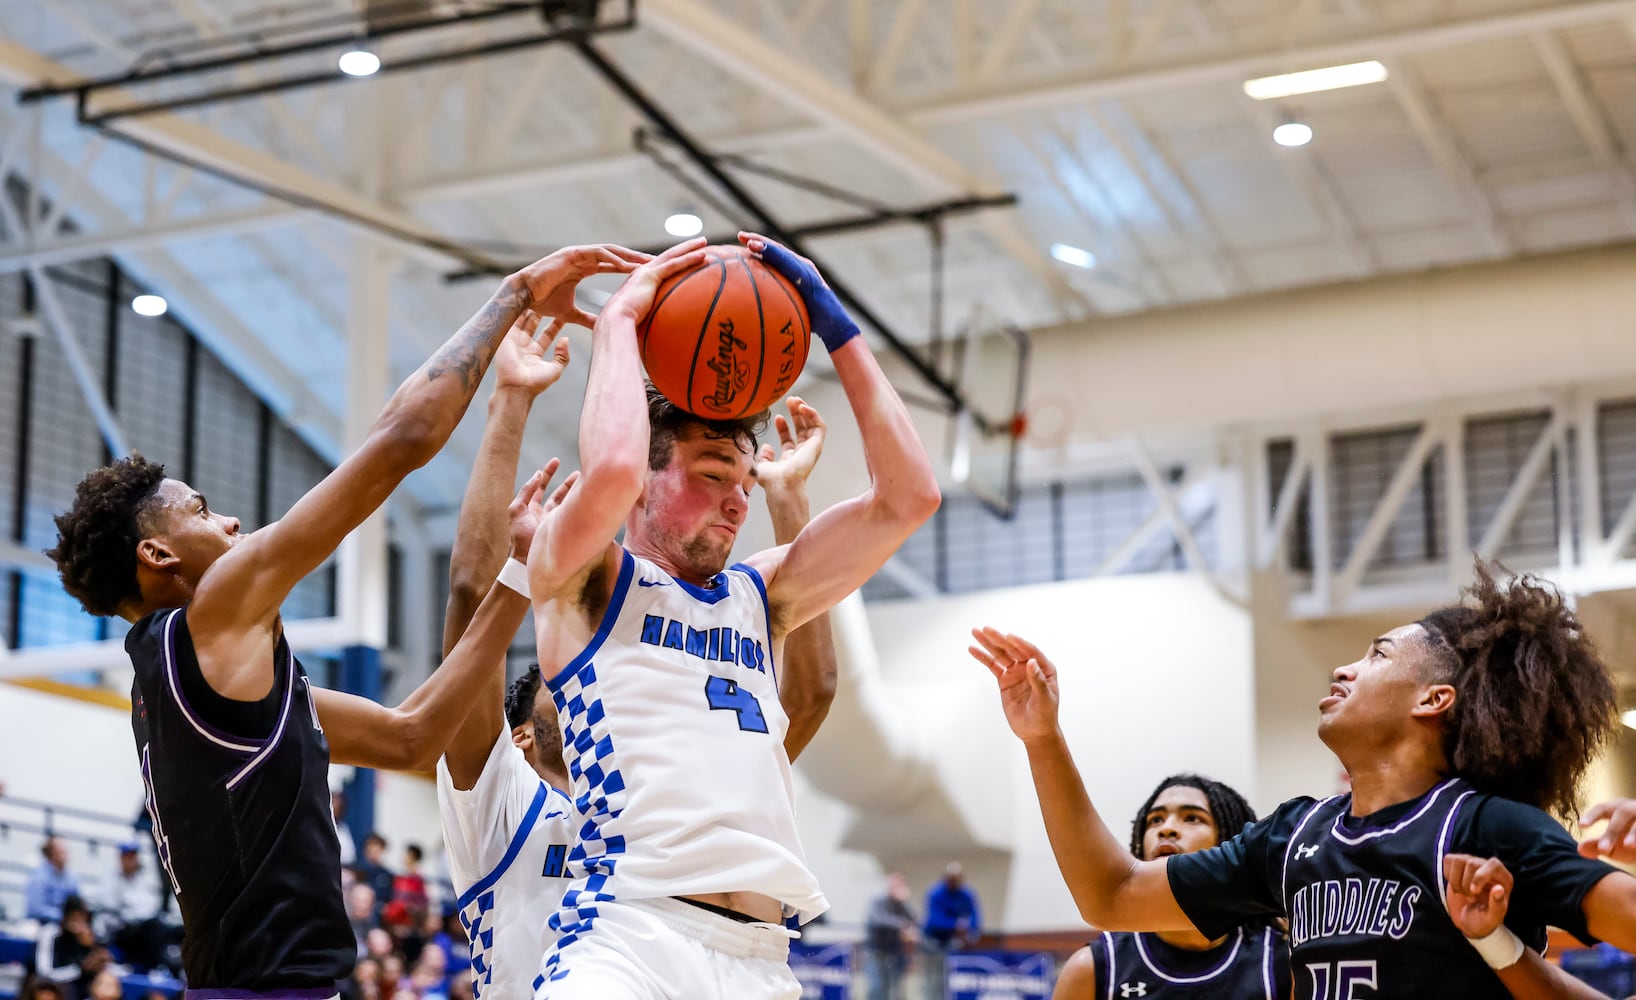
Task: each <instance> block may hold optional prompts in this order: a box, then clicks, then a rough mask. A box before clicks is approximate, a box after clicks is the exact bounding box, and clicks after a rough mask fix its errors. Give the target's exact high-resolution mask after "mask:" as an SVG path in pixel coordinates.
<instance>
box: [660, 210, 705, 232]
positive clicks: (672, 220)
mask: <svg viewBox="0 0 1636 1000" xmlns="http://www.w3.org/2000/svg"><path fill="white" fill-rule="evenodd" d="M665 232H667V233H669V234H670V235H672V236H676V237H689V236H697V235H699V234H700V233H702V232H704V220H703V219H701V218H699V217H698V216H697V215H694V214H693V213H692V212H677V213H676V214H675V215H672V216H669V217H668V218H666V219H665Z"/></svg>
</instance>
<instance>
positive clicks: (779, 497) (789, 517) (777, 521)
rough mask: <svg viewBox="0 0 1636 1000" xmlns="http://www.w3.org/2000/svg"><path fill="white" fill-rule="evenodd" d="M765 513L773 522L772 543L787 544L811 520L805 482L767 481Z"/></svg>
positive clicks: (810, 507) (810, 509)
mask: <svg viewBox="0 0 1636 1000" xmlns="http://www.w3.org/2000/svg"><path fill="white" fill-rule="evenodd" d="M765 492H766V494H767V515H768V517H769V518H770V519H771V520H772V523H773V544H774V545H788V544H790V543H791V542H793V541H795V536H796V535H799V534H800V533H801V529H802V528H805V527H806V526H807V523H808V522H809V521H811V520H812V504H811V503H810V502H809V501H808V500H807V487H806V484H805V483H788V484H785V483H768V484H766V486H765Z"/></svg>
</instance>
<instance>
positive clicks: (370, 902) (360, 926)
mask: <svg viewBox="0 0 1636 1000" xmlns="http://www.w3.org/2000/svg"><path fill="white" fill-rule="evenodd" d="M347 920H348V921H350V922H351V924H352V938H353V940H355V941H357V942H358V954H360V955H362V954H364V953H365V952H366V951H368V948H367V947H366V941H367V939H368V937H369V932H370V931H376V930H380V927H381V921H380V918H379V917H377V916H376V915H375V890H374V889H372V888H370V887H369V885H368V884H367V883H364V882H358V883H355V884H354V885H353V886H352V888H350V889H348V890H347Z"/></svg>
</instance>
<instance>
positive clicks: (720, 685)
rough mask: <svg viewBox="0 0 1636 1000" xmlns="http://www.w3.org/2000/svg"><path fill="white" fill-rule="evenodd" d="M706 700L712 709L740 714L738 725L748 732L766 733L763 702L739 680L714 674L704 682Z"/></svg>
mask: <svg viewBox="0 0 1636 1000" xmlns="http://www.w3.org/2000/svg"><path fill="white" fill-rule="evenodd" d="M704 697H705V701H707V702H708V703H709V704H710V710H711V711H716V710H717V709H723V710H725V711H729V712H733V713H735V714H736V715H737V716H738V727H739V728H740V729H742V730H744V731H745V732H747V733H765V732H767V731H768V729H767V717H766V716H765V715H762V714H761V702H759V701H756V696H755V695H753V694H751V693H750V692H748V691H746V690H744V689H743V688H741V687H739V686H738V684H737V682H735V681H730V680H728V679H727V678H725V677H717V676H715V675H714V674H712V675H711V676H710V677H709V678H708V679H707V680H705V682H704Z"/></svg>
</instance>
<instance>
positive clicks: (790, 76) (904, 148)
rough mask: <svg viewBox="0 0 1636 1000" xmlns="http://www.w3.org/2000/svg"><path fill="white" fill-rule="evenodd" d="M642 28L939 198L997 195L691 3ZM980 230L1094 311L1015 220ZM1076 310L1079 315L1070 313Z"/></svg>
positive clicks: (648, 10) (679, 1) (873, 112)
mask: <svg viewBox="0 0 1636 1000" xmlns="http://www.w3.org/2000/svg"><path fill="white" fill-rule="evenodd" d="M642 12H643V24H644V25H646V26H649V27H652V28H654V29H655V30H657V31H658V32H660V33H661V34H663V35H665V36H666V37H667V38H669V39H670V40H671V41H673V42H675V43H677V44H678V45H681V46H682V47H684V48H687V49H689V50H691V51H692V52H693V53H694V54H695V55H697V56H699V57H702V58H704V59H706V60H708V61H709V62H711V63H713V64H714V65H715V66H716V67H717V68H719V69H721V70H723V71H725V72H728V73H731V74H732V75H734V76H736V77H738V78H739V79H740V80H742V81H743V82H744V83H746V84H751V85H753V86H755V87H756V88H758V89H759V90H761V91H763V92H766V93H769V94H770V96H772V97H774V98H775V99H777V100H779V101H781V102H782V103H784V104H785V105H786V106H788V107H790V108H791V109H793V110H795V111H798V112H801V113H802V114H805V115H807V116H808V117H811V118H813V119H815V120H817V121H819V122H821V123H823V124H824V125H826V126H828V127H829V128H830V129H832V130H834V131H836V132H838V133H840V134H841V135H843V136H846V137H847V138H849V139H851V140H852V141H854V142H856V143H857V144H858V145H860V146H862V147H863V148H864V149H866V150H868V151H869V152H871V153H873V154H874V155H876V156H878V157H880V158H881V159H882V160H884V161H886V162H887V163H890V164H892V165H893V166H895V167H897V168H898V169H899V170H901V171H903V172H904V173H905V174H907V175H908V176H910V177H913V178H915V179H916V180H917V181H918V182H919V183H921V184H922V185H923V186H925V187H926V188H927V189H928V190H930V191H931V192H932V193H934V194H938V195H942V196H949V197H953V196H960V195H982V194H993V193H995V192H994V190H993V187H992V185H988V184H984V183H983V182H981V181H980V180H978V178H977V177H975V176H973V175H972V174H971V173H970V172H968V171H967V170H966V168H965V167H964V166H962V165H961V164H960V162H959V161H957V160H955V159H954V158H953V157H952V156H950V155H949V154H948V153H945V152H944V151H943V150H942V149H940V148H938V147H937V146H936V145H935V144H933V143H932V142H931V141H930V140H928V139H926V138H925V137H923V136H922V135H920V133H919V132H917V131H916V130H915V129H913V128H912V127H909V126H908V125H906V124H905V123H904V122H902V121H899V120H898V119H896V118H894V117H893V116H891V115H889V114H887V113H886V112H884V111H882V110H881V109H880V108H878V107H876V106H875V105H874V104H871V103H870V102H868V101H866V100H864V99H863V98H861V97H859V96H858V95H857V94H855V93H853V92H852V91H850V90H848V89H846V88H845V87H842V86H841V85H839V84H837V83H836V82H835V81H833V80H831V79H830V78H829V77H827V76H824V75H823V74H822V73H819V72H818V71H817V70H814V69H812V68H811V67H810V66H809V65H808V64H807V63H806V61H805V60H803V59H800V58H799V57H797V56H794V55H792V54H791V53H788V52H783V51H780V50H778V49H775V48H773V47H771V46H769V45H767V43H766V42H765V40H763V39H762V38H760V37H759V36H757V35H755V34H754V33H753V32H750V31H748V30H746V29H745V28H742V27H740V26H739V25H737V24H736V23H734V22H732V21H730V20H728V19H727V18H724V17H722V16H721V15H719V14H717V13H715V12H714V11H712V10H710V9H708V8H706V7H704V6H703V5H701V4H699V3H697V2H695V0H645V2H644V3H643V5H642ZM980 225H981V226H982V227H983V228H984V229H985V230H986V231H987V232H988V235H989V236H990V238H992V239H993V240H994V242H995V243H996V244H997V245H998V246H999V248H1000V249H1001V250H1002V251H1003V252H1004V253H1006V254H1007V255H1009V256H1010V257H1012V258H1013V259H1014V260H1016V261H1017V262H1019V263H1021V264H1023V265H1025V266H1026V267H1027V268H1028V269H1029V270H1031V271H1033V272H1034V274H1035V275H1036V276H1037V277H1038V278H1039V279H1040V280H1041V281H1043V282H1044V283H1045V285H1046V287H1047V288H1049V289H1050V290H1051V291H1052V293H1053V294H1054V295H1055V296H1056V297H1057V298H1058V299H1059V300H1062V301H1063V304H1064V305H1065V306H1067V307H1069V308H1070V310H1071V311H1077V312H1086V311H1094V306H1093V304H1092V303H1091V301H1090V299H1089V298H1087V297H1086V295H1085V294H1084V293H1083V292H1081V291H1080V290H1079V289H1077V288H1075V287H1074V285H1073V283H1072V282H1070V281H1069V280H1068V278H1067V276H1066V275H1064V274H1063V273H1062V271H1061V269H1059V268H1058V267H1057V266H1056V265H1055V264H1053V263H1052V262H1051V260H1050V258H1049V257H1047V256H1046V255H1045V253H1044V251H1043V250H1042V249H1041V248H1040V247H1039V245H1038V243H1037V242H1036V241H1035V240H1034V239H1033V238H1032V237H1030V236H1029V235H1028V234H1027V233H1025V232H1024V231H1023V229H1022V227H1021V226H1020V225H1019V224H1018V222H1017V219H1016V217H1015V216H1014V215H1009V214H1000V213H985V214H984V216H983V217H982V218H981V220H980ZM1075 304H1077V306H1078V307H1079V308H1078V309H1073V308H1072V307H1073V306H1074V305H1075Z"/></svg>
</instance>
